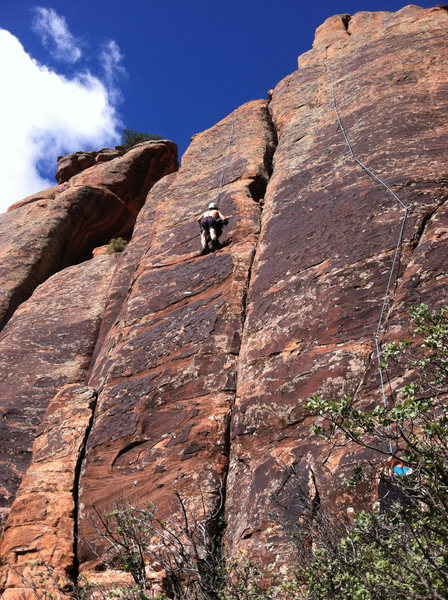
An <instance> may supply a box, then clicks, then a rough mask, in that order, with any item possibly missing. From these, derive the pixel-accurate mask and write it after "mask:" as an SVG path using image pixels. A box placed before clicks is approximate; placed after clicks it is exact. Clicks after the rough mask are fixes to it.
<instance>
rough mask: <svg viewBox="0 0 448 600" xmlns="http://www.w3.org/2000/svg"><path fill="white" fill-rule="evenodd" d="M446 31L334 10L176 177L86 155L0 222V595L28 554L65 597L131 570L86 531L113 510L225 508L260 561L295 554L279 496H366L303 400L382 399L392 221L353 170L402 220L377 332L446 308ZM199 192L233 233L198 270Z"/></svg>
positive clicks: (229, 534) (160, 153)
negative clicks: (307, 47)
mask: <svg viewBox="0 0 448 600" xmlns="http://www.w3.org/2000/svg"><path fill="white" fill-rule="evenodd" d="M447 24H448V12H447V11H446V10H445V9H443V8H439V9H426V10H424V9H420V8H418V7H412V6H411V7H406V8H404V9H402V10H401V11H399V12H398V13H395V14H392V13H358V14H357V15H354V16H353V17H350V16H349V15H340V16H337V17H332V18H331V19H329V20H328V21H326V22H325V23H324V24H323V25H322V26H321V27H320V28H319V29H318V30H317V32H316V39H315V43H314V47H313V49H312V50H311V51H310V52H308V53H306V54H305V55H303V56H302V57H300V60H299V65H300V68H299V70H298V71H296V72H294V73H292V74H291V75H290V76H288V77H287V78H286V79H284V80H283V81H282V82H280V83H279V85H278V86H277V87H276V89H275V90H274V91H273V92H272V94H270V101H269V102H268V101H263V100H260V101H254V102H250V103H248V104H245V105H244V106H242V107H241V108H239V109H237V110H236V111H235V112H233V113H232V114H231V115H229V116H228V117H226V118H225V119H223V120H222V121H221V122H220V123H218V124H217V125H215V126H214V127H212V128H211V129H209V130H207V131H205V132H203V133H201V134H199V135H197V136H195V137H194V138H193V141H192V143H191V146H190V148H189V149H188V151H187V153H186V154H185V156H184V158H183V162H182V166H181V168H180V170H179V171H178V172H174V171H175V168H176V165H175V158H173V157H174V153H173V150H172V146H170V144H169V143H168V142H150V143H149V144H145V145H143V146H137V147H136V148H134V149H133V150H131V151H129V152H128V153H126V154H124V155H123V156H119V157H116V158H113V159H112V160H111V161H109V162H101V161H97V162H96V163H95V165H94V166H89V165H88V162H89V161H88V160H87V159H86V161H84V162H83V164H84V165H85V166H84V167H82V169H83V170H81V167H80V165H79V164H78V163H79V161H80V157H82V155H81V154H78V155H76V157H75V158H76V165H77V166H76V168H78V166H79V167H80V171H79V172H77V173H76V174H73V175H71V177H70V179H69V180H68V181H66V182H65V183H63V184H62V185H63V186H64V188H65V189H63V188H61V187H55V188H51V189H50V190H47V191H46V192H44V193H41V194H36V195H34V196H31V197H29V198H27V199H25V200H24V201H22V202H20V203H18V204H17V205H16V206H15V207H13V210H11V212H9V213H8V214H7V215H4V220H3V221H0V227H2V228H3V229H2V230H0V232H1V231H3V232H4V236H5V239H8V241H7V242H5V243H4V244H3V246H2V248H3V250H2V254H0V264H3V265H4V268H5V274H4V276H3V274H2V277H3V279H4V280H5V282H7V283H6V284H5V287H4V288H3V289H4V291H2V294H3V295H2V302H3V304H2V310H3V314H4V315H5V317H4V320H5V321H6V320H7V319H8V318H9V317H10V315H11V314H12V313H13V312H14V311H15V312H14V314H13V316H12V318H11V319H10V321H9V323H8V324H7V326H6V327H5V329H4V330H3V332H2V334H1V337H0V348H1V349H3V355H2V359H1V362H0V370H3V372H2V380H3V381H4V384H3V392H4V394H6V396H5V395H4V396H3V397H2V403H1V406H2V407H3V410H4V413H5V418H4V420H3V424H2V427H3V428H4V431H3V430H2V440H3V439H6V438H5V437H4V436H5V435H7V436H13V437H14V436H15V437H14V439H15V440H17V443H16V444H15V445H14V444H13V443H12V442H9V443H8V442H7V443H6V444H5V445H4V446H3V447H2V450H1V452H2V454H1V461H2V462H1V464H2V469H4V473H2V482H1V483H2V489H3V495H4V509H5V513H6V508H7V507H8V506H10V504H11V502H12V501H13V499H14V497H15V500H14V502H13V503H12V506H11V509H10V515H9V518H8V520H7V522H6V525H5V533H4V540H3V545H2V546H1V547H0V552H2V553H3V554H4V556H5V557H6V558H5V566H4V567H3V570H2V571H1V579H0V581H1V585H2V586H3V587H4V588H5V589H7V590H9V591H7V592H5V598H8V597H11V598H12V597H14V593H15V591H17V590H19V588H20V587H23V586H21V585H20V581H19V580H18V579H17V577H16V576H15V575H14V572H15V571H16V570H18V571H19V572H22V573H25V574H26V573H27V572H28V571H27V569H29V568H30V563H31V562H32V561H34V558H32V557H33V554H34V555H35V554H36V552H37V553H41V554H42V555H43V556H45V557H48V558H46V560H48V563H49V564H50V565H51V568H52V569H54V571H55V573H56V574H57V576H58V577H61V582H60V584H59V587H58V589H59V590H60V592H61V593H62V594H63V593H64V592H65V585H66V583H67V577H68V578H70V577H74V578H76V576H77V574H78V573H81V574H83V575H84V576H86V577H87V578H90V579H96V580H98V579H100V580H101V579H103V580H104V581H107V580H108V578H109V580H110V578H111V577H112V576H113V577H115V578H116V577H118V578H119V577H121V575H120V574H119V573H118V575H117V573H111V572H109V571H105V572H101V571H100V569H101V568H103V567H102V565H101V564H100V559H99V558H98V555H99V556H101V552H102V550H103V546H104V544H103V542H101V540H100V541H99V542H98V541H96V540H95V538H96V537H97V536H96V534H95V531H94V527H92V524H91V521H90V520H89V517H90V516H91V515H92V512H93V507H96V508H97V509H98V510H99V512H104V511H107V510H108V509H110V508H111V506H113V504H114V503H116V502H119V501H120V499H121V498H124V499H125V500H127V501H130V502H133V503H135V504H137V505H140V506H141V505H146V504H148V503H149V502H154V503H156V504H157V506H158V507H159V509H160V510H161V511H162V512H163V513H164V514H165V515H167V516H168V517H169V516H170V515H173V514H175V512H176V506H175V505H174V503H173V500H174V496H175V492H176V491H177V492H179V493H180V494H181V495H182V496H183V497H184V498H186V499H187V500H188V503H189V506H191V507H192V510H193V511H195V514H196V515H198V518H199V519H202V518H204V519H212V521H213V519H214V520H215V521H217V520H218V519H219V518H220V517H222V516H223V517H224V520H225V532H224V538H223V548H224V552H226V553H227V554H230V555H237V554H238V553H243V554H247V555H248V556H250V557H252V558H253V557H256V558H257V559H258V560H259V561H260V562H262V563H264V564H266V563H268V562H269V563H275V562H277V563H281V562H282V561H284V560H285V556H286V555H285V540H284V535H283V532H282V530H281V529H280V528H279V527H278V525H277V523H276V519H275V515H273V513H275V510H274V508H275V506H276V505H277V504H278V501H279V499H280V500H284V501H285V502H286V503H288V502H290V501H291V497H293V494H294V493H295V492H297V490H300V491H301V492H304V493H305V494H306V495H307V496H308V497H309V498H310V499H311V500H313V499H317V498H318V499H319V500H320V502H322V503H323V504H326V505H327V506H330V507H331V508H332V510H335V511H345V510H346V509H347V508H348V507H355V508H356V507H357V506H361V505H362V503H365V502H368V501H369V494H370V493H371V491H372V490H370V491H369V490H366V491H365V494H364V497H361V496H351V495H349V493H348V491H347V487H346V484H345V480H346V477H347V475H348V474H349V473H351V471H352V469H353V467H354V466H357V465H358V464H359V463H360V461H363V460H366V458H368V457H367V456H366V455H365V454H362V453H360V451H359V450H357V449H356V448H350V447H348V446H346V447H344V448H339V449H338V450H337V451H333V452H332V453H330V452H329V449H328V447H327V446H324V445H323V443H322V442H321V441H320V440H319V439H317V438H315V437H313V436H312V434H311V433H310V426H311V424H312V423H313V422H314V417H313V415H309V414H308V413H307V412H306V411H305V409H304V405H305V402H306V400H307V399H308V398H309V397H310V396H312V395H317V394H321V395H326V396H333V395H337V396H339V395H340V394H341V393H342V392H345V393H348V394H352V395H354V396H355V399H356V401H357V402H358V403H359V404H360V405H367V404H373V403H378V402H379V401H380V393H379V380H378V372H377V366H376V364H375V360H374V357H373V342H372V335H373V333H374V331H375V329H376V327H377V326H378V319H379V317H380V312H381V305H382V302H383V298H384V295H385V291H386V285H387V281H388V278H389V275H390V270H391V265H392V260H393V255H394V252H395V250H396V246H397V240H398V235H399V231H400V225H401V220H402V217H403V208H402V206H401V204H400V203H398V202H397V201H396V200H395V199H394V198H393V197H392V195H391V194H390V193H389V192H388V191H387V190H386V189H385V188H384V187H383V186H382V185H380V184H379V183H378V182H377V181H376V180H374V179H372V178H371V177H369V176H368V175H367V174H366V172H365V170H363V169H362V168H361V166H360V163H362V164H365V165H367V167H368V168H369V169H371V170H372V171H373V172H374V173H375V174H376V175H377V176H379V177H380V178H381V179H383V180H384V181H386V182H387V184H388V185H389V186H390V189H391V190H392V191H393V192H394V193H395V194H398V197H399V199H400V202H402V203H403V204H405V205H406V206H407V207H408V208H409V214H408V219H407V222H406V226H405V228H404V235H403V240H402V244H401V249H400V253H399V261H398V262H397V263H396V266H395V270H394V272H393V273H392V282H393V288H392V292H391V294H390V295H389V297H388V299H387V300H388V301H387V304H386V306H385V311H384V318H383V319H382V320H381V322H380V323H379V326H380V333H381V337H382V338H383V337H387V336H390V337H400V335H401V332H402V330H403V325H404V322H405V319H406V311H407V310H408V308H409V307H410V306H413V305H415V304H417V303H418V302H422V301H423V302H426V303H427V304H429V306H430V307H431V308H435V307H437V306H438V305H440V304H441V303H443V302H446V283H447V266H446V265H447V264H448V261H447V256H446V247H447V246H446V240H447V235H448V229H447V228H448V213H447V204H446V199H447V197H448V183H447V178H446V174H447V172H448V158H447V155H446V151H445V148H446V146H447V142H448V139H447V138H448V129H447V127H446V123H445V114H446V111H447V103H448V101H447V98H448V94H447V84H446V82H447V80H448V66H447V65H448V56H447V55H446V44H445V37H446V28H447ZM335 106H336V107H337V110H338V111H339V115H340V119H341V122H338V117H337V114H336V112H335ZM341 127H343V128H344V132H343V131H342V130H341ZM343 133H345V135H346V136H347V139H348V140H349V142H350V144H351V148H352V151H353V153H354V155H355V158H356V160H353V156H352V155H351V154H350V151H349V147H348V145H347V142H346V140H345V138H344V135H343ZM64 160H65V159H64ZM82 160H84V159H82ZM95 160H96V159H95ZM70 161H72V162H70ZM73 161H74V159H73V157H72V158H70V160H67V161H66V162H67V165H66V169H67V171H66V172H67V173H71V172H72V171H73V169H75V167H74V166H73V164H72V163H73ZM357 161H358V162H357ZM62 162H63V161H61V164H60V165H59V166H60V168H61V169H60V170H61V173H62V171H63V168H62V167H63V165H62ZM70 165H72V166H70ZM64 168H65V167H64ZM70 169H72V171H70ZM64 172H65V171H64ZM164 175H165V176H164ZM163 176H164V177H163ZM60 177H61V181H63V178H64V177H66V175H62V174H61V175H60ZM158 179H160V181H158V183H156V185H154V187H152V185H153V183H154V182H155V181H156V180H158ZM151 187H152V189H151V190H150V191H149V188H151ZM148 191H149V193H148ZM210 201H217V202H218V203H219V208H220V210H221V212H223V213H224V214H226V215H229V216H230V223H229V226H228V227H227V229H226V230H225V233H224V235H223V238H222V239H223V240H224V242H225V243H224V246H223V248H222V249H221V250H220V251H219V252H216V253H213V254H210V255H207V256H198V250H199V232H198V228H197V222H196V220H197V218H198V216H199V215H200V214H201V212H202V211H203V210H204V209H205V207H206V206H207V204H208V203H209V202H210ZM142 206H143V208H141V207H142ZM140 208H141V210H140ZM139 211H140V212H139ZM138 212H139V215H138V218H137V222H136V225H135V229H134V231H133V235H132V239H131V241H130V243H129V245H128V247H127V248H126V250H125V251H124V252H123V253H121V254H120V255H119V256H118V255H117V256H110V255H101V252H100V251H98V252H96V253H95V254H96V257H95V258H94V259H93V260H91V261H87V262H83V263H80V264H77V265H75V266H71V267H70V266H69V265H70V264H72V265H73V263H74V262H76V261H79V260H81V259H82V258H87V253H88V252H89V253H90V252H91V250H92V248H93V247H94V246H95V245H100V244H102V243H105V242H106V241H107V239H106V238H107V235H109V237H111V236H112V235H113V236H114V237H115V236H117V235H120V234H121V233H122V232H124V233H125V234H127V235H128V237H130V235H131V230H132V226H133V220H134V219H135V216H136V215H137V213H138ZM39 214H42V216H41V217H40V218H39ZM80 215H81V216H80ZM30 223H31V224H32V225H31V226H30V225H29V224H30ZM100 223H101V225H100ZM27 227H29V229H27ZM19 230H20V231H19ZM100 232H101V233H100ZM106 233H107V235H106ZM6 236H8V237H7V238H6ZM64 267H66V268H64ZM61 268H62V269H63V270H61V271H60V272H59V273H57V274H56V275H53V277H51V278H50V279H48V277H49V275H51V274H52V273H54V272H55V271H58V270H59V269H61ZM6 270H7V271H8V275H7V274H6ZM30 282H31V283H30ZM41 282H44V283H42V285H40V286H39V287H38V288H37V290H36V291H35V292H34V293H33V295H32V296H31V298H30V299H29V300H27V301H26V302H23V301H24V300H26V298H28V297H29V296H30V294H31V293H32V292H33V290H34V288H35V287H36V285H38V284H39V283H41ZM21 303H22V304H21ZM19 304H20V306H19V308H16V307H17V306H18V305H19ZM36 323H37V324H36ZM67 384H69V386H68V387H64V386H67ZM94 398H97V400H96V402H95V404H94V405H93V403H92V400H93V399H94ZM47 407H48V408H47ZM46 411H47V412H46ZM58 423H59V428H58ZM36 436H37V437H36ZM34 440H35V441H34ZM33 441H34V444H35V445H34V449H33V451H32V453H31V447H32V444H33ZM63 446H64V447H63ZM13 447H15V448H17V450H14V451H13V449H12V448H13ZM29 461H31V462H29ZM28 462H29V467H28V472H27V474H26V475H25V477H24V478H23V476H24V473H25V471H26V469H27V465H28ZM22 478H23V481H22V483H21V486H20V488H19V489H18V491H17V488H18V485H19V483H20V480H21V479H22ZM59 493H60V497H61V502H60V503H56V505H55V512H54V514H53V513H52V512H51V511H49V510H48V506H49V505H50V504H51V502H52V501H53V500H52V498H55V497H56V496H57V495H58V494H59ZM28 507H30V509H29V510H28V511H27V508H28ZM74 532H76V533H78V534H79V539H80V540H81V542H80V543H79V544H77V543H75V542H74V539H73V535H74ZM59 537H60V539H61V540H62V541H61V545H60V546H58V538H59ZM76 539H77V538H76ZM95 552H96V553H95ZM123 577H125V576H124V575H123ZM8 594H9V596H8Z"/></svg>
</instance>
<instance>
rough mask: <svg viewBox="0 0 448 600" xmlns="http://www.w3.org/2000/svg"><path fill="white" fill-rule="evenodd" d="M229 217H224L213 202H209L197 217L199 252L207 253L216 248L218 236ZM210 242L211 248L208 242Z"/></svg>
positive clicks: (217, 246) (217, 247)
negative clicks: (199, 233) (206, 207)
mask: <svg viewBox="0 0 448 600" xmlns="http://www.w3.org/2000/svg"><path fill="white" fill-rule="evenodd" d="M228 222H229V219H228V218H227V217H224V216H223V215H222V214H221V213H220V212H219V210H218V207H217V206H216V204H215V203H214V202H210V204H209V205H208V209H207V210H206V211H205V212H204V213H203V214H202V215H201V216H200V217H199V219H198V223H199V229H200V231H201V246H202V250H201V254H208V253H209V252H213V251H214V250H218V249H219V248H220V247H221V245H220V243H219V236H220V235H221V234H222V229H223V227H224V225H227V224H228ZM209 241H210V243H211V248H209V246H208V242H209Z"/></svg>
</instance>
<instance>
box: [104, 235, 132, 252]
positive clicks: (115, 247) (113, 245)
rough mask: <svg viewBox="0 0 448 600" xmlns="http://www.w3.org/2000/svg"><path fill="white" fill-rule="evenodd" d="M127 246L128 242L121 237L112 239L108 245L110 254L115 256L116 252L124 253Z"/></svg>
mask: <svg viewBox="0 0 448 600" xmlns="http://www.w3.org/2000/svg"><path fill="white" fill-rule="evenodd" d="M127 245H128V242H127V241H126V240H125V239H123V238H121V237H119V238H112V239H111V240H110V242H109V243H108V245H107V252H108V254H114V253H115V252H123V250H125V249H126V246H127Z"/></svg>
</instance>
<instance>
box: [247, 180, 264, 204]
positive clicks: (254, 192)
mask: <svg viewBox="0 0 448 600" xmlns="http://www.w3.org/2000/svg"><path fill="white" fill-rule="evenodd" d="M266 186H267V182H266V179H265V177H263V176H262V175H257V176H256V177H254V178H253V180H252V181H251V183H250V184H249V193H250V195H251V197H252V200H254V201H255V202H260V200H263V198H264V196H265V193H266Z"/></svg>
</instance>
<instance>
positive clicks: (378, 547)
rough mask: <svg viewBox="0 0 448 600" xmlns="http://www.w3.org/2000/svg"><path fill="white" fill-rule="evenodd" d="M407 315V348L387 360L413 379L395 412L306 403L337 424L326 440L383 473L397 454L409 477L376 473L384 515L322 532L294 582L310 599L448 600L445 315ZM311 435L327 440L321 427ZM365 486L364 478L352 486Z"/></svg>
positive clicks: (390, 351) (370, 513)
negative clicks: (341, 442) (370, 458)
mask: <svg viewBox="0 0 448 600" xmlns="http://www.w3.org/2000/svg"><path fill="white" fill-rule="evenodd" d="M411 316H412V321H413V331H412V338H411V340H403V341H401V342H398V343H397V342H394V343H392V344H390V345H389V346H388V347H386V348H385V351H384V356H385V357H386V361H388V362H389V363H390V362H393V363H394V364H395V368H397V367H399V370H398V372H397V374H399V375H401V376H402V377H404V378H406V379H407V383H406V385H404V386H403V387H402V388H400V390H399V392H398V394H397V397H396V399H395V402H394V403H393V406H391V407H389V408H385V407H383V406H377V407H376V408H374V409H373V410H371V411H361V410H358V409H356V408H354V406H353V404H352V402H351V400H350V399H349V398H348V397H346V396H344V397H342V398H341V399H339V400H336V401H330V400H324V399H321V398H312V399H311V400H310V402H309V403H308V407H309V408H310V409H311V410H313V411H316V412H318V413H319V414H320V415H321V416H322V417H324V418H325V419H326V421H327V423H330V424H331V426H330V439H331V437H332V436H333V435H334V434H337V433H339V434H341V433H342V434H343V436H345V438H346V440H347V441H351V442H354V443H355V444H357V445H359V446H362V447H364V448H368V449H370V450H372V451H373V452H374V453H376V455H377V457H380V458H381V457H383V458H382V461H383V464H384V455H385V454H386V453H387V448H388V447H389V445H392V447H393V449H394V453H393V456H392V457H389V459H388V461H389V463H391V461H392V463H391V464H393V461H396V462H397V461H398V462H399V463H400V464H402V465H404V466H405V468H406V470H407V474H403V472H401V473H402V474H401V475H399V476H397V475H395V476H394V475H393V470H392V472H386V471H385V469H384V468H383V469H381V468H380V469H379V470H378V476H379V478H380V481H382V483H383V484H384V485H383V486H382V487H383V489H384V490H388V492H387V493H390V498H391V500H390V501H387V502H384V500H385V498H383V499H381V497H380V501H381V500H383V502H382V508H381V510H380V511H379V512H378V510H373V509H372V510H366V511H363V512H361V513H359V514H357V515H354V519H353V522H352V523H351V524H350V525H348V526H347V525H345V526H344V525H342V524H339V526H338V525H337V524H336V525H335V523H334V521H333V523H332V525H331V531H330V528H325V527H323V528H321V530H320V535H319V536H318V539H315V545H316V548H315V551H314V552H313V554H312V556H311V557H309V560H308V561H307V563H306V565H305V566H303V567H301V568H300V569H299V573H298V574H299V576H300V580H301V582H302V583H303V584H304V585H305V586H306V587H307V589H308V591H309V596H308V597H309V598H313V600H332V599H334V600H339V599H341V598H344V599H346V600H376V599H381V600H420V599H422V600H423V599H430V598H431V599H432V598H434V599H438V600H446V599H447V598H448V410H447V407H446V405H445V402H446V397H447V392H448V307H442V308H441V309H440V311H438V312H431V311H430V310H429V309H428V307H427V306H425V305H420V306H418V307H417V308H415V309H413V310H412V311H411ZM387 366H388V364H387V362H386V363H385V364H384V365H383V368H387ZM411 373H412V375H411ZM315 431H316V432H317V433H319V434H321V435H328V433H324V431H323V429H322V428H321V427H316V428H315ZM362 479H363V471H362V469H358V470H357V473H356V478H355V480H354V484H355V482H356V481H361V480H362ZM379 489H380V490H381V487H380V488H379ZM335 531H337V533H336V534H335Z"/></svg>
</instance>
